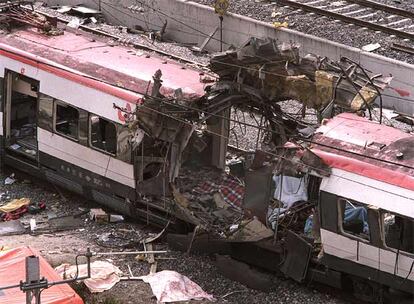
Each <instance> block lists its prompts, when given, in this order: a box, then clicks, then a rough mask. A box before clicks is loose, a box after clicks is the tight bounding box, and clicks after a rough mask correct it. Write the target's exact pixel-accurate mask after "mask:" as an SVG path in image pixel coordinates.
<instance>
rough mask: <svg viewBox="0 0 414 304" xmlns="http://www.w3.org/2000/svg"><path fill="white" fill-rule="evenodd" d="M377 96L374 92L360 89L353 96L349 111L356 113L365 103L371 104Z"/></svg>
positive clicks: (368, 89)
mask: <svg viewBox="0 0 414 304" xmlns="http://www.w3.org/2000/svg"><path fill="white" fill-rule="evenodd" d="M377 96H378V95H377V92H376V91H375V90H373V89H370V88H368V87H366V86H365V87H362V88H361V89H360V90H359V93H358V94H357V95H355V97H354V99H353V100H352V101H351V109H352V110H354V111H358V110H360V109H361V108H362V107H363V106H364V105H365V102H366V103H367V104H371V103H373V102H374V100H375V98H376V97H377Z"/></svg>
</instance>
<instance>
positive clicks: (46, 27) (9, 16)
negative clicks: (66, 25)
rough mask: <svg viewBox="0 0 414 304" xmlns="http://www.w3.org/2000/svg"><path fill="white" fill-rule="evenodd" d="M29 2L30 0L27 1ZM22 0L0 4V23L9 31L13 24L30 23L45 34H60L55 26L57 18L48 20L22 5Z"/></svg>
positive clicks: (59, 30) (60, 31)
mask: <svg viewBox="0 0 414 304" xmlns="http://www.w3.org/2000/svg"><path fill="white" fill-rule="evenodd" d="M27 2H28V3H31V1H27ZM23 4H24V2H23V1H12V2H7V3H3V4H1V5H0V8H1V14H0V25H1V26H2V27H4V28H5V29H6V30H8V31H10V30H11V29H12V27H13V26H14V25H22V24H26V25H30V26H33V27H36V28H38V30H39V31H40V32H42V33H44V34H46V35H51V36H55V35H62V34H63V31H62V30H61V29H59V28H57V20H48V19H47V18H46V17H45V16H44V15H41V14H39V13H37V12H35V11H34V9H33V6H32V7H31V9H28V8H25V7H23V6H22V5H23Z"/></svg>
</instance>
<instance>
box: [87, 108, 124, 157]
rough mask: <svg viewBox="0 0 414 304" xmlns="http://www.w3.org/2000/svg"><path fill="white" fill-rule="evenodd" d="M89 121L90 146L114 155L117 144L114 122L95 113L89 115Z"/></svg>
mask: <svg viewBox="0 0 414 304" xmlns="http://www.w3.org/2000/svg"><path fill="white" fill-rule="evenodd" d="M89 123H90V127H89V132H90V134H89V138H90V145H91V147H93V148H96V149H98V150H101V151H105V152H108V153H111V154H114V155H115V154H116V145H117V139H116V138H117V136H116V133H117V130H116V126H115V124H114V123H113V122H110V121H109V120H106V119H104V118H102V117H99V116H97V115H90V117H89Z"/></svg>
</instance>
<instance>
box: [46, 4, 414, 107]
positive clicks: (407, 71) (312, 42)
mask: <svg viewBox="0 0 414 304" xmlns="http://www.w3.org/2000/svg"><path fill="white" fill-rule="evenodd" d="M98 1H99V0H83V3H84V4H85V5H87V6H89V7H93V8H97V9H98V8H99V6H100V7H101V10H102V11H103V13H104V15H105V17H106V18H107V20H108V21H109V22H111V23H114V24H122V25H125V26H128V27H134V26H135V25H139V26H141V27H144V28H149V29H160V28H161V26H162V24H163V22H164V21H165V20H167V21H168V26H167V33H166V37H167V38H170V39H173V40H175V41H178V42H182V43H190V44H197V45H200V44H201V43H202V42H203V41H204V39H205V38H206V36H208V34H210V33H211V32H212V31H214V29H215V28H216V27H217V26H218V25H219V18H218V16H217V15H216V14H215V13H214V10H213V9H212V8H209V7H206V6H203V5H200V4H197V3H194V2H191V1H185V0H158V1H157V0H143V1H140V2H143V3H144V4H145V5H141V6H140V7H141V12H139V11H138V10H137V9H138V8H139V5H138V2H137V1H134V0H100V2H98ZM47 2H48V3H49V4H50V5H56V4H78V3H80V1H77V0H49V1H47ZM131 7H132V9H131ZM134 8H135V9H134ZM252 36H254V37H259V38H263V37H269V38H274V39H277V40H279V41H280V42H295V43H299V44H300V45H301V52H302V54H306V53H314V54H317V55H320V56H327V57H329V58H331V59H333V60H338V59H339V58H340V57H342V56H346V57H348V58H350V59H352V60H354V61H356V62H358V63H360V64H361V65H362V66H363V67H364V68H366V69H368V70H370V71H373V72H375V73H382V74H383V75H389V74H391V75H393V76H394V79H393V82H392V83H391V86H392V88H391V89H387V90H386V91H385V92H384V94H383V100H384V105H385V106H387V107H390V108H394V109H396V110H397V111H400V112H404V113H407V114H410V115H413V114H414V100H413V101H411V99H414V65H411V64H407V63H404V62H400V61H397V60H393V59H389V58H386V57H383V56H380V55H376V54H371V53H368V52H364V51H361V50H360V49H357V48H352V47H348V46H345V45H342V44H339V43H335V42H331V41H328V40H325V39H321V38H318V37H315V36H311V35H307V34H303V33H300V32H297V31H294V30H290V29H285V28H282V29H276V28H274V27H273V26H272V25H271V24H268V23H265V22H261V21H257V20H254V19H251V18H247V17H244V16H240V15H237V14H229V15H226V16H225V17H224V21H223V41H224V45H223V48H224V49H227V48H228V47H229V46H230V45H234V46H239V45H241V44H242V43H244V42H245V41H247V39H248V38H249V37H252ZM219 37H220V36H219V31H217V33H216V35H215V37H214V39H212V40H211V41H210V43H209V44H208V45H207V49H208V50H210V51H218V50H220V42H219ZM398 92H399V93H398Z"/></svg>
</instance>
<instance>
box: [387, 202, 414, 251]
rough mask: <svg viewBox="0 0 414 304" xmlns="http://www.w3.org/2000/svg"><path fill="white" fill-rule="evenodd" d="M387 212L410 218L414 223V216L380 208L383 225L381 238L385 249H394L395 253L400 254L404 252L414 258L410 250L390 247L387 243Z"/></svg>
mask: <svg viewBox="0 0 414 304" xmlns="http://www.w3.org/2000/svg"><path fill="white" fill-rule="evenodd" d="M385 213H391V214H393V215H394V216H399V217H401V218H406V219H409V220H411V221H412V222H413V223H414V219H413V218H410V217H408V216H404V215H401V214H399V213H396V212H393V211H390V210H386V209H381V210H380V225H381V240H382V246H383V248H384V249H387V250H389V251H392V252H394V253H397V252H398V253H399V254H404V255H405V256H407V257H410V258H414V253H411V252H408V251H404V250H402V249H397V248H393V247H389V246H388V245H387V241H386V239H385V222H384V215H385ZM413 242H414V241H413Z"/></svg>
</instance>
